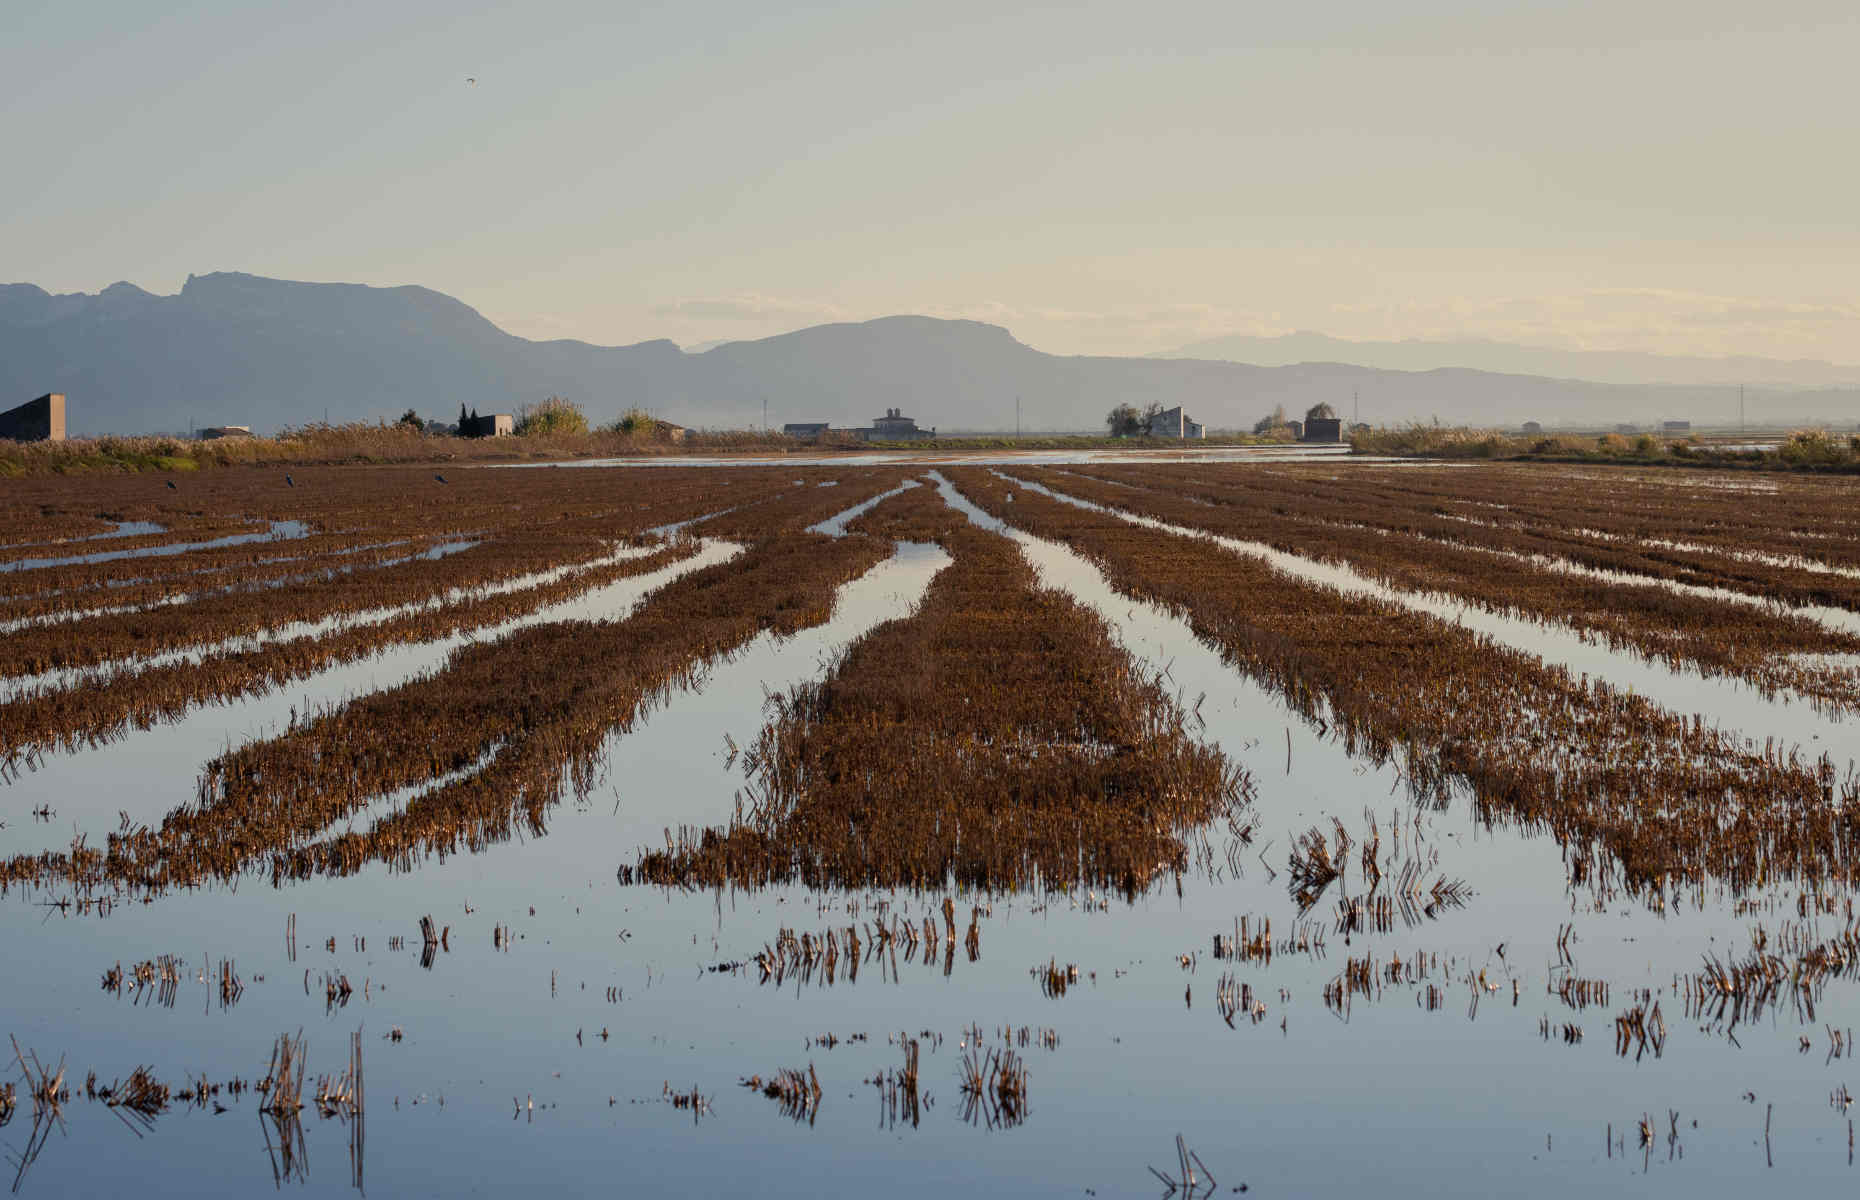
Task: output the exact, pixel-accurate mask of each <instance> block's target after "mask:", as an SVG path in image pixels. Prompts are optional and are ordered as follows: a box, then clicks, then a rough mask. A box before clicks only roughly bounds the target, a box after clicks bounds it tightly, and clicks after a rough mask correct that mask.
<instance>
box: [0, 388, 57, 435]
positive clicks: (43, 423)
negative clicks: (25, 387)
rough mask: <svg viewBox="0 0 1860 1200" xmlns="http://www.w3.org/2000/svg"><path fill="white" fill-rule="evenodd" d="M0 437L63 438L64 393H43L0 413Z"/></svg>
mask: <svg viewBox="0 0 1860 1200" xmlns="http://www.w3.org/2000/svg"><path fill="white" fill-rule="evenodd" d="M0 438H4V439H7V440H9V441H15V442H62V441H64V440H65V394H64V393H63V392H47V393H46V394H45V395H43V396H40V397H39V398H38V399H36V400H28V401H26V402H25V403H24V404H21V405H19V406H17V407H15V408H9V409H7V410H6V411H5V412H0Z"/></svg>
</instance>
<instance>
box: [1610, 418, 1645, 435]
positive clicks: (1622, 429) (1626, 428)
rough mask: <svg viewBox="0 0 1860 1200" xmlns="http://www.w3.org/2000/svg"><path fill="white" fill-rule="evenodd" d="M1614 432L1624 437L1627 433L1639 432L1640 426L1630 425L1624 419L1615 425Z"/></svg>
mask: <svg viewBox="0 0 1860 1200" xmlns="http://www.w3.org/2000/svg"><path fill="white" fill-rule="evenodd" d="M1615 432H1616V433H1618V434H1620V435H1622V436H1623V437H1626V436H1628V435H1629V434H1635V433H1639V432H1640V426H1638V425H1630V424H1628V423H1627V422H1626V421H1623V422H1622V423H1621V424H1619V425H1617V426H1615Z"/></svg>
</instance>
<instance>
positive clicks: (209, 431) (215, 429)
mask: <svg viewBox="0 0 1860 1200" xmlns="http://www.w3.org/2000/svg"><path fill="white" fill-rule="evenodd" d="M194 436H195V437H197V438H199V439H200V440H201V441H203V442H216V441H218V440H219V439H221V438H242V437H251V436H252V427H251V426H250V425H202V426H201V427H200V429H199V430H198V431H197V432H196V433H195V434H194Z"/></svg>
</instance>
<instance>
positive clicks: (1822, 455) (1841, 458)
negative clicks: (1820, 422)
mask: <svg viewBox="0 0 1860 1200" xmlns="http://www.w3.org/2000/svg"><path fill="white" fill-rule="evenodd" d="M1776 453H1777V455H1778V456H1779V457H1780V458H1781V459H1782V460H1783V461H1784V462H1786V463H1788V464H1789V465H1791V466H1796V467H1825V466H1835V465H1837V464H1840V463H1845V462H1847V461H1849V458H1850V456H1851V454H1852V450H1851V448H1850V446H1843V445H1842V444H1841V443H1840V441H1839V440H1838V439H1837V438H1836V437H1835V436H1834V435H1833V434H1831V433H1829V432H1828V431H1827V430H1825V429H1798V430H1796V431H1795V432H1794V433H1792V434H1790V435H1789V437H1788V439H1787V440H1786V441H1784V442H1783V444H1782V445H1781V446H1779V447H1777V450H1776Z"/></svg>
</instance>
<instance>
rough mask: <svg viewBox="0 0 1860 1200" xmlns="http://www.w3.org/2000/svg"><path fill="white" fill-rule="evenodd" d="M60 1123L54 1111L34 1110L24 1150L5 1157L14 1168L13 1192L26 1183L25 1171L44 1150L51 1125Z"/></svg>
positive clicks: (49, 1135)
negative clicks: (30, 1130)
mask: <svg viewBox="0 0 1860 1200" xmlns="http://www.w3.org/2000/svg"><path fill="white" fill-rule="evenodd" d="M62 1121H63V1118H62V1117H60V1116H59V1114H58V1111H57V1110H56V1109H53V1110H51V1111H50V1112H46V1111H44V1110H34V1112H33V1114H32V1132H31V1133H30V1134H28V1135H27V1136H26V1148H25V1149H24V1150H21V1151H20V1152H19V1153H17V1154H13V1153H9V1154H8V1155H7V1158H8V1161H10V1162H11V1163H12V1164H13V1166H14V1168H15V1169H14V1172H13V1190H14V1191H15V1192H18V1191H19V1188H20V1185H21V1184H23V1183H25V1182H26V1171H27V1169H28V1168H30V1167H31V1166H32V1164H33V1163H34V1162H35V1161H37V1159H38V1157H39V1152H40V1151H41V1150H44V1149H45V1143H46V1141H47V1140H48V1139H50V1138H51V1136H52V1125H53V1123H54V1122H59V1123H62Z"/></svg>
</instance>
